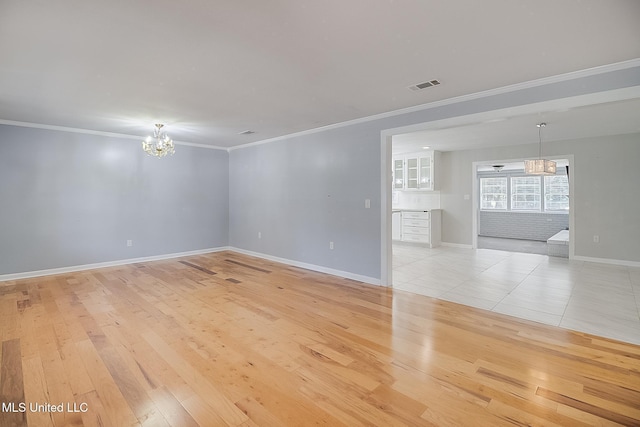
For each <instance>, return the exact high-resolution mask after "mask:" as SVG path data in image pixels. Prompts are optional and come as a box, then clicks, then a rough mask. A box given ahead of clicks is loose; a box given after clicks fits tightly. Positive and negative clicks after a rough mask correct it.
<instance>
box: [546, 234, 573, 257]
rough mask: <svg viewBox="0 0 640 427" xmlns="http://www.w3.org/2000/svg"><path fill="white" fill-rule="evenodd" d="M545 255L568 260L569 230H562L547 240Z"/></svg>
mask: <svg viewBox="0 0 640 427" xmlns="http://www.w3.org/2000/svg"><path fill="white" fill-rule="evenodd" d="M547 255H549V256H559V257H563V258H569V230H562V231H559V232H557V233H556V234H554V235H553V236H551V237H549V238H548V239H547Z"/></svg>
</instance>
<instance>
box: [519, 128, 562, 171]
mask: <svg viewBox="0 0 640 427" xmlns="http://www.w3.org/2000/svg"><path fill="white" fill-rule="evenodd" d="M546 125H547V124H546V123H538V124H537V125H536V126H537V127H538V140H539V141H540V143H539V148H538V158H537V159H535V160H525V161H524V172H525V173H526V174H528V175H555V174H556V162H554V161H553V160H546V159H543V158H542V128H543V127H545V126H546Z"/></svg>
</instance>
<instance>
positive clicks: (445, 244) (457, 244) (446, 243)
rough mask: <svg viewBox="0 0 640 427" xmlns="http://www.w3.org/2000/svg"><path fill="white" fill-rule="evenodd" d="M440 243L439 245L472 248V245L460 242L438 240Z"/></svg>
mask: <svg viewBox="0 0 640 427" xmlns="http://www.w3.org/2000/svg"><path fill="white" fill-rule="evenodd" d="M440 245H441V246H446V247H448V248H461V249H473V246H472V245H464V244H462V243H449V242H440Z"/></svg>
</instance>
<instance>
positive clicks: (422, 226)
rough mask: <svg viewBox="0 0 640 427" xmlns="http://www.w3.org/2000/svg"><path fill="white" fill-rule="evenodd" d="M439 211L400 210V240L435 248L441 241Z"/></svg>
mask: <svg viewBox="0 0 640 427" xmlns="http://www.w3.org/2000/svg"><path fill="white" fill-rule="evenodd" d="M441 223H442V221H441V211H440V209H433V210H431V211H428V212H416V211H402V229H401V230H402V231H401V240H402V241H403V242H414V243H422V244H425V245H428V246H429V247H431V248H435V247H436V246H439V245H440V241H441Z"/></svg>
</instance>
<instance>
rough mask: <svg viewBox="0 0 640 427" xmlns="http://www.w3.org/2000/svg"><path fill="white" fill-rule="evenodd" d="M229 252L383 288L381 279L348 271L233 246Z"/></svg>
mask: <svg viewBox="0 0 640 427" xmlns="http://www.w3.org/2000/svg"><path fill="white" fill-rule="evenodd" d="M229 250H230V251H233V252H238V253H241V254H244V255H249V256H254V257H257V258H262V259H266V260H269V261H274V262H279V263H282V264H287V265H291V266H293V267H300V268H306V269H307V270H313V271H318V272H320V273H326V274H331V275H332V276H338V277H344V278H346V279H351V280H357V281H359V282H364V283H368V284H370V285H377V286H382V282H381V281H380V279H376V278H374V277H369V276H362V275H360V274H353V273H349V272H348V271H341V270H335V269H333V268H328V267H323V266H320V265H315V264H307V263H306V262H300V261H294V260H291V259H287V258H280V257H276V256H272V255H267V254H263V253H260V252H253V251H247V250H245V249H240V248H236V247H233V246H231V247H230V248H229Z"/></svg>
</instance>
